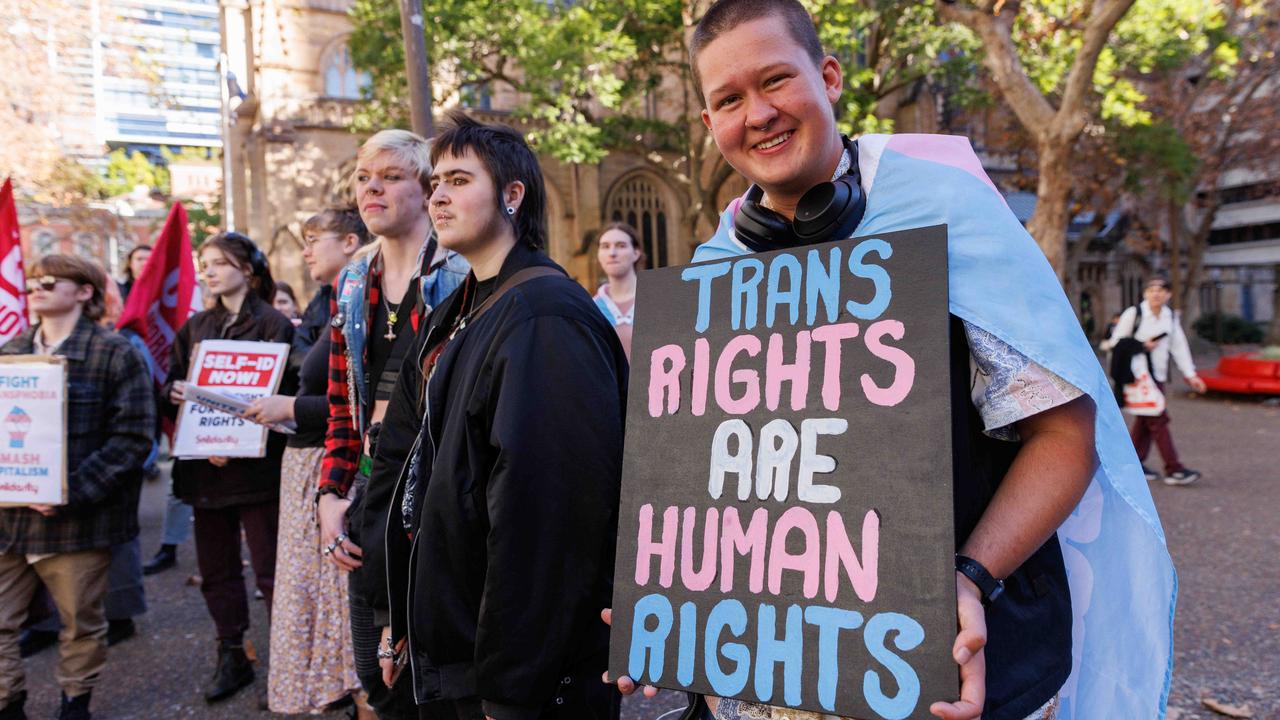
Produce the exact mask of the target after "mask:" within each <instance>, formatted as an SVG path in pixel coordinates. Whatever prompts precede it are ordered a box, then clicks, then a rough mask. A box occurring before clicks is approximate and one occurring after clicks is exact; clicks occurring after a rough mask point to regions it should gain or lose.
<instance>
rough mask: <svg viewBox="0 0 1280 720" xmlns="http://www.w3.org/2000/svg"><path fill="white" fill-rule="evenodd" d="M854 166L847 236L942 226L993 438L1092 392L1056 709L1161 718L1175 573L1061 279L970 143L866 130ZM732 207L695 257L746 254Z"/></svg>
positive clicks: (1066, 533) (1069, 536) (1065, 528)
mask: <svg viewBox="0 0 1280 720" xmlns="http://www.w3.org/2000/svg"><path fill="white" fill-rule="evenodd" d="M858 163H859V167H860V169H861V171H862V185H863V189H864V191H866V193H867V209H866V215H865V216H864V218H863V220H862V223H861V224H860V225H859V226H858V228H857V230H856V232H855V235H856V236H858V237H873V236H875V235H877V234H881V233H887V232H891V231H897V230H904V229H909V228H918V227H927V226H933V225H939V224H945V225H947V228H948V238H949V242H948V254H949V260H948V264H949V271H950V287H949V290H950V309H951V313H952V314H953V315H955V316H957V317H959V318H960V319H961V320H963V321H964V323H965V328H966V331H967V335H968V338H969V346H970V352H971V355H972V357H973V365H974V370H975V377H976V378H977V383H976V384H975V390H974V401H975V404H977V406H978V408H979V410H980V412H981V415H982V418H983V420H984V424H985V425H986V430H987V432H988V434H990V435H992V436H994V437H1001V438H1009V435H1010V430H1011V428H1009V427H1008V426H1009V425H1010V424H1011V423H1012V422H1014V421H1016V420H1018V419H1021V418H1024V417H1027V416H1029V415H1031V414H1034V413H1036V412H1040V411H1042V410H1044V409H1047V408H1048V407H1052V406H1054V405H1057V404H1061V403H1062V402H1066V401H1067V400H1070V399H1071V398H1073V397H1077V396H1078V395H1079V394H1080V393H1081V392H1083V393H1087V394H1088V395H1089V396H1090V397H1091V398H1092V399H1093V401H1094V403H1095V405H1096V407H1097V420H1096V428H1095V430H1096V446H1097V454H1098V459H1099V465H1098V469H1097V471H1096V473H1095V475H1094V477H1093V481H1092V482H1091V483H1090V485H1089V488H1088V490H1087V491H1086V493H1085V495H1084V498H1083V499H1082V500H1081V502H1080V504H1079V505H1078V506H1077V507H1076V509H1075V511H1074V512H1073V513H1072V514H1071V516H1070V517H1069V518H1068V519H1067V520H1066V522H1064V523H1063V524H1062V526H1061V527H1060V528H1059V529H1058V538H1059V540H1060V541H1061V546H1062V554H1063V559H1064V561H1065V565H1066V569H1067V578H1068V583H1069V585H1070V594H1071V611H1072V617H1073V626H1072V660H1073V662H1072V669H1071V674H1070V676H1069V678H1068V680H1067V682H1066V684H1065V685H1064V686H1063V687H1062V689H1061V692H1060V695H1059V698H1058V701H1059V702H1058V717H1059V718H1080V719H1084V718H1100V717H1125V718H1130V717H1132V718H1138V717H1142V718H1151V717H1163V715H1164V711H1165V705H1166V703H1167V700H1168V694H1169V684H1170V678H1171V671H1172V667H1173V642H1172V628H1173V611H1174V604H1175V599H1176V594H1177V577H1176V574H1175V572H1174V569H1173V563H1172V560H1171V558H1170V556H1169V552H1168V549H1167V547H1166V543H1165V535H1164V531H1163V529H1162V527H1161V525H1160V521H1159V518H1158V517H1157V514H1156V508H1155V505H1154V503H1153V502H1152V499H1151V494H1150V491H1149V490H1148V489H1147V484H1146V480H1145V479H1144V475H1143V472H1142V468H1141V465H1140V464H1139V462H1138V458H1137V456H1136V455H1135V454H1134V449H1133V444H1132V443H1131V442H1130V440H1129V435H1128V432H1127V431H1126V428H1125V425H1124V421H1123V419H1122V417H1121V415H1120V411H1119V409H1118V408H1117V406H1116V402H1115V399H1114V395H1113V393H1112V391H1111V388H1110V386H1109V383H1108V381H1107V377H1106V375H1105V374H1104V373H1103V370H1102V367H1101V366H1100V365H1099V363H1098V360H1097V358H1096V357H1095V356H1094V353H1093V351H1092V349H1091V348H1090V346H1089V343H1088V341H1087V340H1086V339H1085V337H1084V334H1083V333H1082V332H1081V330H1080V324H1079V322H1078V321H1077V319H1076V317H1075V315H1074V313H1073V312H1072V309H1071V305H1070V303H1069V302H1068V301H1067V298H1066V296H1065V294H1064V293H1063V291H1062V288H1061V284H1060V283H1059V282H1058V279H1057V277H1056V276H1055V274H1054V272H1053V270H1052V269H1051V268H1050V266H1049V264H1048V262H1047V261H1046V259H1045V257H1044V255H1043V254H1042V253H1041V252H1040V250H1039V248H1038V247H1037V246H1036V244H1035V241H1034V240H1032V238H1031V237H1030V235H1028V234H1027V232H1026V230H1025V229H1024V228H1023V227H1022V225H1021V224H1020V223H1019V222H1018V220H1017V219H1016V218H1015V217H1014V215H1013V213H1012V212H1010V211H1009V209H1008V207H1007V205H1006V204H1005V202H1004V199H1003V197H1002V196H1001V195H1000V193H999V192H998V191H997V189H996V187H995V185H994V184H992V182H991V180H990V179H989V178H988V177H987V175H986V173H985V171H984V170H983V168H982V165H981V163H980V161H979V160H978V157H977V155H976V154H975V153H974V152H973V149H972V147H971V146H970V144H969V141H968V140H967V139H966V138H963V137H955V136H942V135H892V136H889V135H866V136H863V137H861V138H860V139H859V140H858ZM740 202H741V200H735V201H734V202H732V203H730V205H729V207H728V208H727V209H726V210H725V212H724V213H723V214H722V215H721V218H720V226H719V228H718V230H717V231H716V233H715V235H714V236H713V237H712V238H711V239H710V240H709V241H707V242H706V243H704V244H703V245H702V246H700V247H699V248H698V250H697V252H696V253H695V255H694V260H695V261H706V260H719V259H727V258H732V257H736V256H740V255H743V254H745V253H747V252H750V251H749V250H748V249H747V248H746V247H745V246H744V245H742V244H741V243H740V242H739V241H738V240H737V239H736V238H735V237H734V233H733V217H734V213H735V211H736V210H737V208H738V205H739V203H740ZM833 239H834V238H833ZM1046 328H1052V330H1051V331H1046ZM730 704H731V705H736V704H737V703H730ZM741 716H742V717H751V715H750V713H749V712H748V713H747V714H742V715H741Z"/></svg>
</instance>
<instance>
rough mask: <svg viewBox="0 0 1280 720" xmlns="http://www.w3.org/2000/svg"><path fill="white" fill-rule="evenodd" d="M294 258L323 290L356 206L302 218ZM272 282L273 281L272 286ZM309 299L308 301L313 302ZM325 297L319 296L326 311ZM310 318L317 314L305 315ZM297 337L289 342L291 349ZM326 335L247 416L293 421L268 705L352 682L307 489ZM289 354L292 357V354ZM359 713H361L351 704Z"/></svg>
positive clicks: (329, 698)
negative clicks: (291, 377) (292, 383)
mask: <svg viewBox="0 0 1280 720" xmlns="http://www.w3.org/2000/svg"><path fill="white" fill-rule="evenodd" d="M303 239H304V241H305V243H306V244H305V246H304V249H303V251H302V259H303V261H304V262H306V264H307V270H308V272H310V274H311V279H312V280H314V281H316V282H318V283H320V287H321V291H318V292H317V293H316V295H317V296H324V297H325V298H326V299H327V298H328V297H330V296H331V294H332V293H326V292H323V291H324V290H325V289H331V287H332V284H333V282H334V280H336V279H337V277H338V273H339V272H341V271H342V268H343V267H344V266H345V265H346V264H347V262H348V261H349V260H350V259H351V257H352V256H353V255H355V253H356V251H357V250H359V249H360V248H361V247H362V246H363V245H365V244H367V243H368V242H369V240H370V237H369V232H368V230H366V229H365V226H364V223H363V222H361V220H360V216H359V214H357V213H356V211H355V210H325V211H324V212H322V213H320V214H319V215H316V216H314V217H312V218H310V219H309V220H307V222H306V223H305V224H304V225H303ZM279 286H280V283H276V287H277V288H278V287H279ZM315 305H316V303H315V301H312V303H311V305H309V306H308V308H307V309H308V312H311V311H312V310H313V306H315ZM328 310H329V307H328V305H327V304H326V305H324V306H323V313H324V315H328ZM311 319H312V320H314V321H322V320H323V318H320V317H312V318H311ZM297 347H298V343H297V337H296V336H295V338H294V349H295V352H296V351H297ZM329 349H330V338H329V335H328V334H327V333H325V334H323V335H321V336H320V337H319V340H318V341H317V342H315V343H314V344H313V345H311V346H310V348H309V349H308V350H307V351H306V353H305V355H306V357H305V359H303V360H302V361H300V362H298V363H297V364H298V366H299V367H300V368H301V372H300V374H299V388H298V394H297V395H296V396H294V397H289V396H288V395H273V396H271V397H267V398H262V399H259V400H255V401H253V403H252V404H250V406H249V409H248V411H247V413H246V416H247V417H248V418H249V419H250V420H254V421H255V422H260V423H277V422H289V421H291V422H294V423H295V424H296V425H297V428H298V432H297V434H296V435H292V436H290V437H289V440H288V443H287V447H286V448H285V451H284V458H283V460H282V461H281V476H280V519H279V535H278V540H277V543H276V592H275V598H274V600H273V603H272V622H271V667H270V670H269V674H268V681H267V702H268V706H269V707H270V709H271V711H272V712H276V713H284V714H290V715H292V714H302V713H318V712H323V711H324V710H325V709H326V708H328V707H329V706H330V705H332V704H333V703H336V702H339V701H341V700H344V699H346V698H347V697H348V696H349V695H351V694H353V693H355V692H356V691H358V690H359V689H360V681H359V679H357V678H356V674H355V658H354V656H353V654H352V651H351V622H350V619H349V615H348V611H347V578H346V576H345V574H344V573H343V572H342V571H341V570H340V569H338V567H337V566H336V565H333V564H332V563H329V562H327V561H326V560H325V559H324V556H322V555H321V554H320V530H319V528H318V527H317V526H316V521H315V489H316V484H317V482H318V481H319V479H320V463H321V460H322V459H323V457H324V434H325V430H326V428H327V427H328V419H329V396H328V390H329ZM290 362H291V364H292V363H293V362H294V361H293V360H292V359H291V361H290ZM357 712H358V714H359V715H358V716H360V717H367V716H371V713H370V714H369V715H365V714H364V713H363V712H361V709H358V710H357Z"/></svg>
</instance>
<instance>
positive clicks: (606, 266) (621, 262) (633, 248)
mask: <svg viewBox="0 0 1280 720" xmlns="http://www.w3.org/2000/svg"><path fill="white" fill-rule="evenodd" d="M597 243H598V244H599V246H600V247H599V248H598V249H597V250H596V259H598V260H599V261H600V268H601V269H602V270H604V274H605V277H606V278H607V282H605V284H603V285H601V286H600V289H599V290H597V291H596V297H595V300H596V306H597V307H599V308H600V312H602V313H604V316H605V319H607V320H608V321H609V324H610V325H612V326H613V329H614V331H615V332H617V333H618V340H619V341H621V342H622V349H623V350H625V351H626V353H627V361H628V362H630V361H631V330H632V328H633V327H634V326H635V310H636V268H638V267H640V264H641V263H643V262H644V251H643V250H642V249H641V248H640V235H639V233H637V232H636V229H635V228H633V227H631V226H630V225H628V224H627V223H624V222H612V223H609V224H608V225H605V226H604V229H603V230H601V231H600V237H599V239H598V240H597Z"/></svg>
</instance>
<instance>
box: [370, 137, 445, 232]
mask: <svg viewBox="0 0 1280 720" xmlns="http://www.w3.org/2000/svg"><path fill="white" fill-rule="evenodd" d="M355 191H356V203H357V204H358V206H359V208H360V218H361V219H362V220H364V224H365V225H366V226H368V228H369V232H371V233H373V234H374V235H382V236H385V237H393V238H400V237H405V236H406V235H408V234H410V233H411V232H412V231H413V228H414V226H415V225H416V224H417V223H418V221H419V220H420V219H421V218H422V215H423V214H424V213H425V212H426V210H427V196H426V193H425V192H423V190H422V185H421V184H420V183H419V182H418V177H417V176H416V175H415V174H414V173H413V171H412V169H411V168H409V167H408V165H407V164H406V163H403V162H401V161H400V160H398V159H397V158H396V156H395V154H394V153H391V152H388V151H385V150H384V151H382V152H378V153H374V154H373V155H372V156H370V157H369V158H367V159H364V160H360V161H359V163H358V164H357V165H356V173H355Z"/></svg>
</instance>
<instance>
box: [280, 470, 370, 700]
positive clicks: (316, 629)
mask: <svg viewBox="0 0 1280 720" xmlns="http://www.w3.org/2000/svg"><path fill="white" fill-rule="evenodd" d="M323 457H324V448H286V449H285V451H284V459H283V461H282V462H281V464H280V530H279V545H278V548H277V550H276V587H275V598H274V600H273V607H272V613H271V667H270V671H269V674H268V681H267V702H268V704H269V705H270V707H271V711H272V712H275V713H287V714H291V715H292V714H302V713H319V712H323V711H324V709H325V707H326V706H327V705H329V704H330V703H332V702H334V701H336V700H340V699H341V698H343V697H344V696H346V695H348V694H350V693H352V692H354V691H355V690H357V689H358V688H359V687H360V681H359V680H357V679H356V670H355V668H356V663H355V657H354V655H353V654H352V652H351V620H350V618H349V617H348V615H347V577H346V575H345V574H344V573H343V572H342V571H341V570H339V569H338V568H337V567H336V566H334V564H333V563H330V562H328V561H327V560H325V558H324V556H322V555H321V554H320V528H319V527H317V526H316V521H315V501H314V498H315V489H316V480H317V478H319V476H320V461H321V459H322V458H323Z"/></svg>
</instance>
